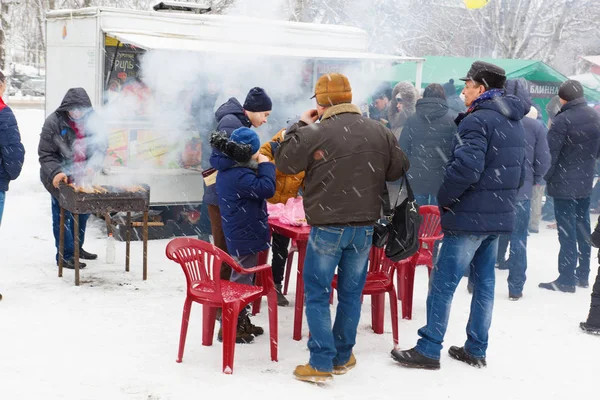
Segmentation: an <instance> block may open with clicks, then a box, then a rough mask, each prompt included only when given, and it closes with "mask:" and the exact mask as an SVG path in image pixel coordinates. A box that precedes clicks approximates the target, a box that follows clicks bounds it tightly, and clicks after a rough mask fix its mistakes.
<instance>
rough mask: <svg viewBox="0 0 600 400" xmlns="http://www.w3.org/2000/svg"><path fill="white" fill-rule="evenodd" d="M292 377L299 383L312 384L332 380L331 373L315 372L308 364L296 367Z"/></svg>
mask: <svg viewBox="0 0 600 400" xmlns="http://www.w3.org/2000/svg"><path fill="white" fill-rule="evenodd" d="M294 376H295V377H296V379H298V380H299V381H302V382H312V383H324V382H329V381H331V380H332V379H333V374H332V373H331V372H324V371H319V370H316V369H314V368H313V367H311V366H310V364H306V365H298V366H297V367H296V369H295V370H294Z"/></svg>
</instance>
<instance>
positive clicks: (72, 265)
mask: <svg viewBox="0 0 600 400" xmlns="http://www.w3.org/2000/svg"><path fill="white" fill-rule="evenodd" d="M56 265H58V263H56ZM85 267H86V264H85V263H82V262H80V263H79V269H83V268H85ZM63 268H66V269H75V261H73V259H72V258H71V259H68V260H63Z"/></svg>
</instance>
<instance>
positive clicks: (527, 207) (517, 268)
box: [498, 200, 531, 295]
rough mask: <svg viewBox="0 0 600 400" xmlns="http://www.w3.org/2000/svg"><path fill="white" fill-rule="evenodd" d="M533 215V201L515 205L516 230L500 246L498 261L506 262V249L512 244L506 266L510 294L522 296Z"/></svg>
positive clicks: (501, 240)
mask: <svg viewBox="0 0 600 400" xmlns="http://www.w3.org/2000/svg"><path fill="white" fill-rule="evenodd" d="M530 214H531V201H529V200H523V201H517V202H516V203H515V216H516V217H515V218H516V223H515V229H514V230H513V232H512V234H510V235H502V236H501V237H500V240H499V245H498V261H499V262H500V260H504V257H505V256H506V248H507V246H508V243H510V252H509V256H508V260H507V261H506V264H507V266H508V270H509V273H508V292H509V293H510V294H515V295H517V294H521V293H522V292H523V286H524V285H525V280H526V279H527V276H526V274H525V272H526V271H527V229H528V227H529V216H530Z"/></svg>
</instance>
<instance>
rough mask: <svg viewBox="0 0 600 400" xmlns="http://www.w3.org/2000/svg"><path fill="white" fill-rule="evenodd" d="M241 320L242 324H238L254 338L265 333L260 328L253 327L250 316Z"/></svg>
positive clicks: (247, 315)
mask: <svg viewBox="0 0 600 400" xmlns="http://www.w3.org/2000/svg"><path fill="white" fill-rule="evenodd" d="M240 320H241V322H238V324H240V325H242V326H243V327H244V329H245V330H246V333H248V334H251V335H254V336H260V335H262V334H263V333H265V330H264V329H263V328H261V327H260V326H256V325H252V322H251V321H250V316H249V314H246V315H245V316H244V317H241V318H240Z"/></svg>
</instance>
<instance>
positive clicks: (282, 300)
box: [275, 285, 290, 307]
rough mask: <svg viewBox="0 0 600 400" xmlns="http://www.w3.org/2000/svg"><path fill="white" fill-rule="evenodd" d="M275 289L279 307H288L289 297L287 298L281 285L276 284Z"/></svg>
mask: <svg viewBox="0 0 600 400" xmlns="http://www.w3.org/2000/svg"><path fill="white" fill-rule="evenodd" d="M275 291H276V292H277V305H278V306H279V307H287V306H289V305H290V302H289V301H288V299H286V298H285V296H284V295H283V293H282V292H281V285H275Z"/></svg>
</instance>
